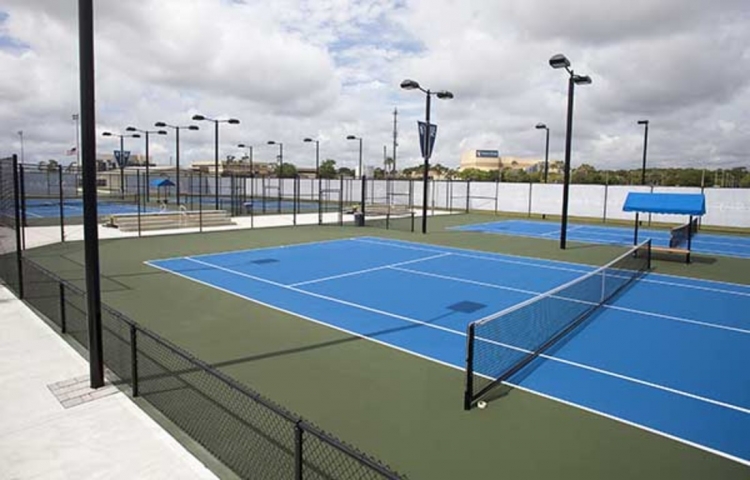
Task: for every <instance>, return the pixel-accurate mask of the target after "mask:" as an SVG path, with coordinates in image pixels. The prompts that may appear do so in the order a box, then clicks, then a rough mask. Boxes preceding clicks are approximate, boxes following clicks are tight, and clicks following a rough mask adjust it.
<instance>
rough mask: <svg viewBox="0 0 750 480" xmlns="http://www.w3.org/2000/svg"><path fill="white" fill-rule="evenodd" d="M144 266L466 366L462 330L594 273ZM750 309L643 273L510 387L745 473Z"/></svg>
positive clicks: (486, 267) (430, 252) (397, 244)
mask: <svg viewBox="0 0 750 480" xmlns="http://www.w3.org/2000/svg"><path fill="white" fill-rule="evenodd" d="M147 263H148V264H149V265H151V266H153V267H155V268H158V269H161V270H164V271H167V272H170V273H173V274H175V275H179V276H181V277H183V278H186V279H189V280H193V281H195V282H199V283H201V284H203V285H206V286H210V287H213V288H216V289H219V290H222V291H224V292H226V293H230V294H233V295H236V296H239V297H242V298H245V299H247V300H250V301H253V302H257V303H260V304H263V305H266V306H269V307H272V308H275V309H278V310H281V311H285V312H289V313H292V314H295V315H298V316H300V317H303V318H305V319H307V320H310V321H314V322H317V323H320V324H323V325H327V326H330V327H332V328H336V329H339V330H342V331H345V332H348V333H351V334H353V335H357V336H361V337H363V338H366V339H369V340H372V341H374V342H378V343H380V344H383V345H387V346H390V347H392V348H396V349H399V350H402V351H405V352H408V353H411V354H413V355H416V356H418V357H421V358H424V359H428V360H432V361H435V362H438V363H441V364H443V365H446V366H449V367H453V368H457V369H461V370H463V369H464V366H465V363H464V362H465V355H466V352H465V349H466V327H467V325H468V324H469V323H470V322H472V321H475V320H478V319H480V318H484V317H487V316H489V315H492V314H494V313H496V312H499V311H501V310H503V309H505V308H507V307H509V306H512V305H515V304H518V303H520V302H523V301H525V300H527V299H529V298H532V297H535V296H537V295H538V294H540V293H543V292H545V291H548V290H550V289H552V288H554V287H557V286H559V285H562V284H564V283H567V282H570V281H571V280H574V279H576V278H579V277H581V276H582V275H584V274H585V273H587V272H590V271H592V270H594V269H593V268H592V267H589V266H585V265H578V264H571V263H564V262H554V261H548V260H542V259H535V258H526V257H517V256H508V255H500V254H492V253H486V252H479V251H472V250H463V249H456V248H447V247H438V246H432V245H427V244H422V243H411V242H404V241H397V240H391V239H381V238H375V237H358V238H351V239H344V240H334V241H327V242H318V243H309V244H300V245H290V246H284V247H274V248H263V249H254V250H244V251H234V252H226V253H217V254H210V255H197V256H192V257H180V258H171V259H166V260H153V261H150V262H147ZM748 311H750V286H747V285H737V284H730V283H720V282H710V281H702V280H695V279H688V278H681V277H673V276H665V275H657V274H653V273H647V274H646V275H644V276H643V277H641V279H640V280H637V281H636V282H635V283H633V284H632V285H631V286H630V287H628V288H627V289H626V290H625V291H624V292H623V293H622V294H621V295H619V296H617V297H616V298H615V299H614V300H613V301H612V302H611V303H610V304H607V305H605V306H603V308H601V309H599V310H598V312H597V313H595V314H594V315H593V316H592V317H591V318H590V319H589V321H588V323H587V324H586V325H585V326H584V327H583V328H581V329H580V330H579V331H577V332H576V334H575V335H572V336H570V337H569V338H568V339H567V340H566V341H564V342H560V343H559V344H558V345H557V346H556V347H555V348H553V349H551V350H550V351H548V352H547V353H545V354H543V355H542V356H540V357H538V358H537V359H536V360H534V362H532V365H533V367H534V368H525V369H523V370H521V371H520V372H519V373H518V374H516V375H515V376H513V377H511V379H510V380H509V381H508V382H507V384H509V385H511V386H514V387H516V388H519V389H522V390H526V391H530V392H533V393H536V394H539V395H542V396H545V397H547V398H551V399H554V400H557V401H560V402H563V403H566V404H569V405H573V406H576V407H579V408H582V409H585V410H588V411H591V412H595V413H598V414H600V415H604V416H606V417H609V418H612V419H616V420H618V421H621V422H624V423H626V424H629V425H634V426H637V427H640V428H643V429H645V430H648V431H650V432H654V433H657V434H660V435H663V436H666V437H668V438H671V439H674V440H677V441H680V442H683V443H686V444H689V445H692V446H695V447H697V448H701V449H704V450H707V451H710V452H713V453H716V454H719V455H722V456H724V457H727V458H731V459H733V460H735V461H738V462H741V463H743V464H747V465H750V442H749V441H748V438H750V368H747V365H748V360H749V359H750V317H748V315H747V313H746V312H748ZM529 367H531V365H530V366H529ZM462 391H463V385H459V384H457V385H456V408H457V409H459V408H461V403H460V399H461V392H462ZM498 401H502V399H500V400H498ZM490 408H492V407H491V406H490ZM470 414H472V415H481V413H480V412H477V411H475V412H473V413H470Z"/></svg>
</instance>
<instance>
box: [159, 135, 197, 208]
mask: <svg viewBox="0 0 750 480" xmlns="http://www.w3.org/2000/svg"><path fill="white" fill-rule="evenodd" d="M154 126H155V127H159V128H171V129H173V130H174V131H175V150H176V152H175V154H176V157H177V185H176V188H175V193H176V195H177V206H179V205H180V130H183V129H184V130H198V125H183V126H180V125H169V124H168V123H164V122H156V123H155V124H154Z"/></svg>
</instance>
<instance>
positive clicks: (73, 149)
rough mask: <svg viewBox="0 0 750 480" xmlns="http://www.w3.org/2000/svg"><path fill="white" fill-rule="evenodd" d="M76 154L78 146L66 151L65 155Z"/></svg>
mask: <svg viewBox="0 0 750 480" xmlns="http://www.w3.org/2000/svg"><path fill="white" fill-rule="evenodd" d="M75 154H76V147H73V148H71V149H70V150H68V151H67V152H65V155H75Z"/></svg>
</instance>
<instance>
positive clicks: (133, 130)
mask: <svg viewBox="0 0 750 480" xmlns="http://www.w3.org/2000/svg"><path fill="white" fill-rule="evenodd" d="M125 131H126V132H137V131H138V129H137V128H135V127H128V128H126V129H125Z"/></svg>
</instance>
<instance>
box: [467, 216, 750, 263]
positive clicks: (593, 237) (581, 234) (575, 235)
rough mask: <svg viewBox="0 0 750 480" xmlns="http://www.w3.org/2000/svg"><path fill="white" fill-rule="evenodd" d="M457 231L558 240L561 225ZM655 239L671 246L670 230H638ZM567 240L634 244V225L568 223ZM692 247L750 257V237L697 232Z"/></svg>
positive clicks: (515, 223) (511, 224)
mask: <svg viewBox="0 0 750 480" xmlns="http://www.w3.org/2000/svg"><path fill="white" fill-rule="evenodd" d="M453 229H455V230H463V231H470V232H485V233H497V234H501V235H515V236H521V237H535V238H547V239H556V238H559V237H560V224H559V223H553V222H542V221H534V220H501V221H497V222H487V223H475V224H472V225H462V226H460V227H454V228H453ZM647 238H650V239H652V241H653V244H654V246H657V245H658V246H662V247H666V246H668V245H669V230H655V229H645V228H640V229H638V239H639V241H641V240H646V239H647ZM568 240H570V241H575V242H583V243H604V244H616V245H632V244H633V227H612V226H603V225H601V226H596V225H586V224H575V223H570V224H568ZM691 250H692V251H693V252H695V253H703V254H708V255H727V256H730V257H743V258H750V237H741V236H737V235H714V234H709V233H702V232H700V231H698V233H696V234H695V236H694V237H693V240H692V246H691Z"/></svg>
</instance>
